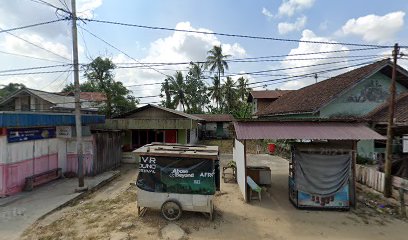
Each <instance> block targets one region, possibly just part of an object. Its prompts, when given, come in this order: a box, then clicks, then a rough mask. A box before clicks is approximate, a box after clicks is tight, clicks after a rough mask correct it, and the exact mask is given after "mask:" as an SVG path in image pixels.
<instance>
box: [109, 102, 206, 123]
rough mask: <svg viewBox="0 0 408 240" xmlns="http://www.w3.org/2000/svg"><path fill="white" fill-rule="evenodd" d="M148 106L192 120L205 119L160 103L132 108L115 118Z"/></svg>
mask: <svg viewBox="0 0 408 240" xmlns="http://www.w3.org/2000/svg"><path fill="white" fill-rule="evenodd" d="M148 108H157V109H160V110H163V111H166V112H170V113H173V114H176V115H179V116H182V117H185V118H189V119H192V120H196V121H202V120H203V119H201V118H199V117H196V116H194V115H192V114H188V113H185V112H181V111H177V110H174V109H170V108H165V107H162V106H158V105H153V104H147V105H145V106H143V107H139V108H136V109H133V110H131V111H129V112H126V113H124V114H122V115H119V116H117V117H115V118H126V117H127V116H130V115H132V114H134V113H137V112H140V111H143V110H145V109H148Z"/></svg>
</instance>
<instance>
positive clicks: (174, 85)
mask: <svg viewBox="0 0 408 240" xmlns="http://www.w3.org/2000/svg"><path fill="white" fill-rule="evenodd" d="M169 79H170V86H169V88H170V94H171V95H172V97H173V106H178V105H179V104H181V105H182V106H183V111H185V110H186V107H187V109H189V105H188V102H187V99H186V96H185V93H184V92H185V89H186V84H185V83H184V77H183V74H182V73H181V72H180V71H177V72H176V73H175V74H174V76H173V77H170V78H169Z"/></svg>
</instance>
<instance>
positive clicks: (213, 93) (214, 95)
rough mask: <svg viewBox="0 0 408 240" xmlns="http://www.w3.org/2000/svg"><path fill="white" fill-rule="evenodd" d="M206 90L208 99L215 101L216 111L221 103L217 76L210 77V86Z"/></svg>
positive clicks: (220, 91)
mask: <svg viewBox="0 0 408 240" xmlns="http://www.w3.org/2000/svg"><path fill="white" fill-rule="evenodd" d="M208 90H209V91H208V94H209V97H210V98H211V99H212V100H214V101H215V103H216V104H217V109H219V106H220V104H221V101H222V89H221V82H220V79H219V78H218V76H217V75H214V77H212V86H211V87H209V88H208Z"/></svg>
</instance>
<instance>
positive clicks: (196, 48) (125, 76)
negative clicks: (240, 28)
mask: <svg viewBox="0 0 408 240" xmlns="http://www.w3.org/2000/svg"><path fill="white" fill-rule="evenodd" d="M176 29H183V30H193V31H194V30H196V31H206V32H211V30H208V29H204V28H194V27H193V26H191V24H190V23H189V22H180V23H178V24H177V25H176ZM214 45H221V46H222V49H223V53H224V54H228V55H231V56H232V57H236V58H238V57H244V56H246V51H245V49H244V48H243V47H241V46H240V45H239V44H238V43H232V44H230V43H222V42H221V41H220V40H219V39H218V38H217V37H216V36H214V35H207V34H198V33H186V32H174V33H173V34H171V35H170V36H168V37H165V38H159V39H157V40H155V41H153V42H152V43H151V44H150V47H149V48H148V50H147V55H146V57H144V58H141V59H138V61H140V62H145V63H152V62H190V61H193V62H195V61H205V59H206V56H207V51H208V50H210V49H211V48H212V47H213V46H214ZM113 61H114V62H116V63H120V62H122V63H125V62H127V63H129V62H134V63H136V62H135V61H131V60H129V59H128V58H126V57H125V56H123V55H122V54H120V55H117V56H115V57H114V58H113ZM155 68H156V69H161V68H165V69H173V70H160V71H161V72H163V73H164V74H167V75H174V73H175V70H180V69H181V70H183V69H184V70H185V69H186V68H187V66H186V65H184V66H180V65H177V66H165V67H155ZM185 73H186V72H183V74H185ZM164 78H165V76H163V75H162V74H160V73H157V72H155V71H154V70H152V69H146V68H145V69H117V70H116V79H117V80H118V81H122V82H123V83H124V85H125V86H126V85H132V84H143V83H157V82H162V81H163V80H164ZM134 89H137V90H140V91H137V92H134V94H135V96H136V97H137V96H146V95H158V94H160V87H159V85H156V86H155V87H148V86H146V88H141V87H138V88H134ZM158 100H159V99H158V98H156V99H150V98H149V99H148V100H146V101H144V100H143V102H147V101H148V102H151V101H158Z"/></svg>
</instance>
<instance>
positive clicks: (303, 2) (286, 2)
mask: <svg viewBox="0 0 408 240" xmlns="http://www.w3.org/2000/svg"><path fill="white" fill-rule="evenodd" d="M314 2H315V0H283V1H282V4H281V5H280V6H279V10H278V13H279V16H288V17H291V16H293V14H295V13H296V12H300V11H302V10H304V9H307V8H310V7H312V6H313V4H314Z"/></svg>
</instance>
